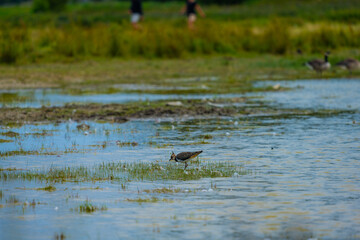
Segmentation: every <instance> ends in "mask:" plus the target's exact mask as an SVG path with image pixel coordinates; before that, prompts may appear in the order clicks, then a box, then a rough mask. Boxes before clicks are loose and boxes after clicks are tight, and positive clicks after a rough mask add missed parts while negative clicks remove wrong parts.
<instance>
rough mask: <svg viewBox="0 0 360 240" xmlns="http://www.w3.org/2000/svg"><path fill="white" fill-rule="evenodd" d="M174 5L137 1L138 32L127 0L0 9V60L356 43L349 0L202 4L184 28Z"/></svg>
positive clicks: (320, 48)
mask: <svg viewBox="0 0 360 240" xmlns="http://www.w3.org/2000/svg"><path fill="white" fill-rule="evenodd" d="M182 4H183V3H180V2H172V3H162V4H159V3H151V2H149V3H145V4H144V8H145V9H146V12H147V13H146V21H145V22H144V23H142V26H143V30H142V31H141V32H138V31H134V30H133V29H132V28H131V26H130V24H129V22H128V21H129V20H128V15H127V13H126V12H127V9H128V3H120V2H106V3H91V4H75V5H70V6H69V7H68V10H67V11H65V12H62V13H43V14H33V13H31V11H30V7H29V6H27V5H25V6H21V7H4V8H0V23H2V26H3V27H2V28H1V30H0V62H2V63H6V64H15V63H16V64H25V63H38V62H41V63H44V62H58V61H65V62H66V61H83V60H87V59H98V58H114V57H116V58H125V59H134V58H136V59H137V58H147V59H154V58H165V59H168V58H189V57H194V56H208V55H218V54H222V55H224V54H226V55H233V56H239V55H241V56H243V55H244V53H247V52H253V53H260V54H263V53H268V54H281V55H288V54H291V53H292V52H294V51H296V50H297V49H302V50H303V52H305V53H319V52H321V53H322V52H324V51H326V50H332V51H334V50H341V49H344V48H345V49H346V48H358V46H359V45H360V40H359V39H360V37H359V36H360V25H359V19H360V14H359V11H358V9H360V3H359V1H356V0H348V1H346V3H344V1H341V0H327V1H321V2H318V1H300V0H297V1H291V2H289V1H284V0H277V1H272V2H271V3H269V2H268V1H265V0H260V1H254V2H253V3H248V4H243V5H235V6H211V5H210V6H205V7H204V8H205V11H206V12H207V13H208V18H206V19H201V20H199V21H198V22H197V23H196V24H197V29H196V31H188V30H187V28H186V21H185V19H184V17H183V16H180V15H179V14H178V11H179V9H180V7H181V6H182ZM320 10H321V11H320ZM14 43H16V44H14ZM225 62H226V61H225ZM224 64H226V63H224Z"/></svg>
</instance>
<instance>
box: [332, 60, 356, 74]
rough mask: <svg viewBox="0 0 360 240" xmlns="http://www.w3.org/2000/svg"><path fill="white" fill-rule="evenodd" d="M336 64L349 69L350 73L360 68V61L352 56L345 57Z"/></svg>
mask: <svg viewBox="0 0 360 240" xmlns="http://www.w3.org/2000/svg"><path fill="white" fill-rule="evenodd" d="M336 66H338V67H341V68H343V69H347V70H349V72H350V74H351V71H352V70H354V69H360V62H359V61H358V60H356V59H354V58H347V59H345V60H343V61H340V62H338V63H337V64H336Z"/></svg>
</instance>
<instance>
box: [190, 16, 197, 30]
mask: <svg viewBox="0 0 360 240" xmlns="http://www.w3.org/2000/svg"><path fill="white" fill-rule="evenodd" d="M195 21H196V15H195V14H190V15H189V16H188V28H189V29H190V30H193V29H194V27H195V26H194V24H195Z"/></svg>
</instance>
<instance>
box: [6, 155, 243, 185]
mask: <svg viewBox="0 0 360 240" xmlns="http://www.w3.org/2000/svg"><path fill="white" fill-rule="evenodd" d="M234 173H237V174H238V175H244V174H248V173H249V171H247V170H244V169H243V168H242V167H241V166H238V165H236V164H233V163H229V162H205V163H200V161H193V163H192V164H190V167H189V168H188V169H187V171H184V170H183V168H182V166H181V167H178V166H176V165H175V164H171V163H166V164H165V163H158V162H156V163H146V162H136V163H122V162H112V163H103V164H100V165H96V166H93V167H86V166H75V167H64V168H50V169H46V170H45V169H43V170H28V171H23V170H16V171H6V169H3V170H2V171H0V180H2V181H10V180H28V181H31V180H37V181H46V182H67V181H71V182H82V181H92V182H95V181H118V182H120V183H123V184H124V187H123V188H126V185H125V183H127V182H129V181H133V180H138V181H145V180H150V181H157V180H183V181H186V180H197V179H201V178H217V177H231V176H233V175H234ZM49 189H51V188H49Z"/></svg>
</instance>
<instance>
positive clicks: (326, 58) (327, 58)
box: [325, 54, 329, 62]
mask: <svg viewBox="0 0 360 240" xmlns="http://www.w3.org/2000/svg"><path fill="white" fill-rule="evenodd" d="M328 61H329V56H328V55H327V54H325V62H328Z"/></svg>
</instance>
